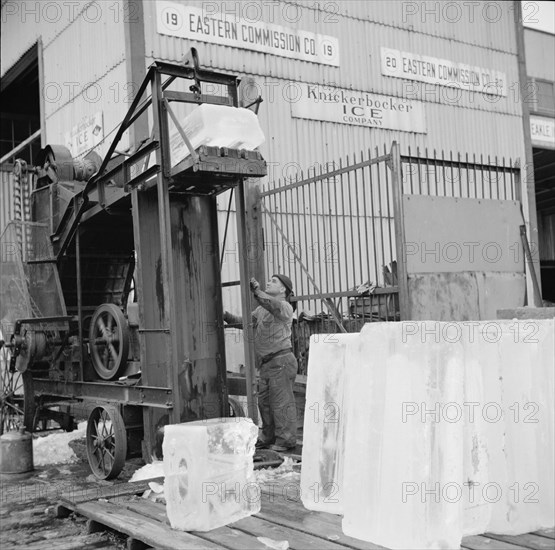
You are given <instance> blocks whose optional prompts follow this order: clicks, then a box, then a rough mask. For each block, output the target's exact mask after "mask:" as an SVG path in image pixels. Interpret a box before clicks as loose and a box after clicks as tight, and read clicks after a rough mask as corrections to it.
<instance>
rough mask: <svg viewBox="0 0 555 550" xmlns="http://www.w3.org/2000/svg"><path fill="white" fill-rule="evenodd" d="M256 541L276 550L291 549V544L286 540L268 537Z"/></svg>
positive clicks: (258, 538)
mask: <svg viewBox="0 0 555 550" xmlns="http://www.w3.org/2000/svg"><path fill="white" fill-rule="evenodd" d="M256 540H258V541H260V542H261V543H262V544H265V545H266V546H268V548H273V549H274V550H287V549H288V548H289V542H288V541H286V540H274V539H269V538H268V537H256Z"/></svg>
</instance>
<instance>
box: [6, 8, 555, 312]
mask: <svg viewBox="0 0 555 550" xmlns="http://www.w3.org/2000/svg"><path fill="white" fill-rule="evenodd" d="M519 14H521V15H522V17H523V19H524V21H526V17H527V16H528V15H529V14H527V12H526V11H524V12H522V11H521V6H520V3H519V2H516V3H512V2H472V3H467V2H447V3H439V2H394V3H392V2H380V1H377V2H371V3H368V2H357V1H352V2H350V1H346V2H343V1H342V2H320V3H318V2H315V3H306V2H281V1H280V2H254V1H253V2H207V1H204V2H201V1H187V2H185V1H178V0H175V1H166V0H156V1H152V2H150V1H140V0H122V1H118V2H111V3H107V2H98V1H92V2H67V3H65V2H38V1H24V2H13V1H9V0H8V1H3V2H2V88H1V100H2V105H3V107H2V108H3V110H7V111H8V112H7V113H3V116H2V135H1V136H0V137H1V140H2V141H1V147H2V149H1V156H2V161H3V164H2V191H1V192H2V211H1V212H0V214H1V216H2V217H1V218H0V221H1V222H2V225H5V223H6V220H7V219H9V218H13V217H22V218H24V217H25V215H26V208H28V201H29V193H30V190H29V189H17V188H14V186H13V184H12V183H11V182H12V180H11V176H10V175H9V171H10V170H11V166H12V163H13V161H14V159H15V158H16V157H20V158H23V159H25V160H26V161H27V162H32V159H33V158H34V156H35V155H36V153H37V151H38V150H39V149H40V147H41V146H44V145H46V144H52V143H59V144H63V145H65V146H67V147H68V149H69V150H70V152H71V154H72V155H73V157H74V158H75V157H81V158H82V157H83V156H84V155H86V154H87V153H88V152H89V151H90V150H92V149H93V148H94V149H95V150H96V151H98V152H99V153H100V154H103V153H105V152H106V150H107V148H108V146H109V144H110V141H111V139H112V138H113V136H114V133H115V131H116V129H117V127H118V124H119V123H120V122H121V120H122V118H123V116H124V115H125V112H126V109H127V107H128V106H129V104H130V102H131V101H132V99H133V97H134V94H135V92H136V91H137V90H138V87H139V85H140V83H141V82H142V79H143V77H144V75H145V73H146V69H147V68H148V66H149V65H150V64H151V63H153V62H154V61H156V60H162V61H169V62H180V61H181V60H182V59H183V58H184V56H185V55H186V54H187V53H188V52H189V50H190V48H191V47H195V48H196V49H197V50H198V55H199V60H200V64H201V66H206V67H210V68H213V69H217V70H222V71H227V72H230V73H232V74H239V75H241V77H242V78H243V83H242V86H241V88H240V90H239V92H240V101H241V104H242V105H244V106H247V105H250V106H251V108H254V109H256V110H257V113H258V117H259V121H260V125H261V127H262V129H263V131H264V134H265V136H266V142H265V143H264V144H263V145H262V146H261V147H260V151H261V152H262V155H263V157H264V158H265V159H266V160H267V162H268V177H267V178H266V179H265V180H264V182H263V183H264V187H263V188H264V189H266V190H268V189H273V188H275V187H279V186H283V185H285V184H286V183H287V182H291V181H292V180H295V181H298V180H299V179H301V180H302V178H308V177H310V176H312V177H314V176H315V175H316V174H318V173H320V174H321V173H327V172H329V171H330V170H332V171H333V169H334V168H337V167H338V166H340V165H342V166H345V165H347V164H355V165H356V163H357V162H360V161H361V160H364V159H367V160H368V159H371V158H372V157H379V156H380V155H382V154H385V152H387V151H389V150H390V149H391V144H392V143H393V142H394V141H395V142H397V143H398V144H399V149H400V151H401V154H402V155H405V157H406V158H411V159H413V160H412V162H413V163H416V164H412V165H408V164H407V165H406V166H405V168H404V172H403V179H404V181H403V185H404V186H405V187H406V186H409V185H410V187H411V189H412V186H413V182H412V179H410V182H409V178H412V176H414V179H415V180H417V179H418V180H419V182H420V185H422V179H423V178H424V186H425V187H426V189H427V192H429V193H430V194H432V191H431V190H432V187H433V183H434V182H433V181H431V180H430V178H432V176H431V174H432V173H433V178H435V180H436V181H435V184H436V192H437V177H438V171H439V170H438V169H434V171H433V172H429V173H428V176H427V177H428V180H429V181H427V182H426V175H424V176H422V172H421V166H420V164H419V161H416V160H414V159H418V158H427V159H431V160H430V163H431V164H434V162H432V161H433V159H439V158H443V159H451V161H453V162H452V164H451V169H453V166H454V165H455V164H454V163H455V162H459V165H458V167H457V168H456V170H458V172H457V173H455V176H454V177H453V178H454V179H453V178H452V179H449V178H448V177H447V176H445V171H444V172H443V176H442V177H443V179H442V182H443V184H444V189H443V194H445V195H451V196H458V197H463V196H468V197H474V198H478V197H480V196H482V198H485V195H480V193H479V191H478V190H476V189H475V190H474V191H473V190H472V189H471V188H472V187H473V185H472V184H474V185H475V187H476V188H477V187H479V185H478V183H480V184H481V186H482V192H484V189H485V187H488V183H489V187H490V191H491V181H490V182H486V184H484V179H483V175H482V180H481V182H478V179H477V178H476V173H475V172H476V170H475V169H474V176H473V175H472V168H471V165H472V166H475V165H473V164H472V163H476V165H480V166H486V165H488V166H490V165H497V166H500V167H505V168H506V169H507V170H505V168H503V169H500V172H503V173H505V172H506V173H507V174H508V173H509V171H510V170H509V169H512V168H514V167H515V163H516V162H520V166H521V167H523V173H522V175H521V177H520V178H519V179H520V184H519V187H520V189H518V190H516V191H517V192H516V194H515V195H514V196H513V195H510V194H509V195H507V190H508V187H507V185H506V184H505V182H503V183H502V184H501V190H500V189H499V186H497V191H496V194H495V193H494V194H492V195H490V196H489V198H497V199H507V198H509V199H511V198H513V199H514V198H518V197H521V198H522V204H523V211H524V216H525V218H526V223H527V228H528V238H529V241H530V244H531V248H532V252H533V256H534V261H535V264H536V268H539V260H541V266H542V271H541V281H542V282H543V284H544V296H543V297H544V299H551V300H553V299H554V297H553V294H552V293H553V290H552V289H553V283H552V275H550V273H553V266H554V263H553V262H554V261H555V256H554V254H555V252H554V250H555V246H554V242H555V222H554V220H555V214H554V212H555V211H554V206H553V204H554V203H553V201H554V200H555V198H554V184H553V176H552V172H553V169H552V161H551V160H550V158H551V156H552V154H551V153H550V151H551V150H552V149H553V148H554V145H553V116H554V107H553V86H554V81H555V75H554V74H553V66H554V63H553V51H554V48H553V41H554V36H553V35H552V34H549V33H545V32H540V31H533V30H529V29H526V30H525V31H522V27H521V26H520V25H518V24H516V23H515V18H517V19H518V17H519ZM523 44H525V46H526V47H525V48H524V47H523ZM524 52H526V57H524ZM538 54H539V55H538ZM526 68H527V70H528V76H529V78H530V83H528V82H527V77H526V73H525V72H524V71H526ZM529 85H530V86H532V88H528V86H529ZM530 90H531V91H534V93H533V94H532V96H533V101H529V95H530V94H528V93H527V92H529V91H530ZM535 90H537V93H535ZM259 96H260V97H261V98H262V102H257V101H256V100H257V98H258V97H259ZM185 114H186V113H185V112H182V113H181V112H179V111H178V115H179V116H180V117H183V116H184V115H185ZM148 133H149V128H148V121H145V120H142V121H141V120H139V121H138V122H137V123H136V124H135V126H134V128H133V131H132V132H129V133H126V135H125V136H124V139H123V141H122V143H121V144H120V146H119V147H118V151H119V152H121V153H126V152H128V151H129V150H131V149H133V148H134V147H135V146H136V144H138V143H139V142H140V141H141V140H144V139H146V138H147V137H148ZM14 150H15V151H16V153H15V154H14V153H13V151H14ZM517 159H518V160H517ZM464 162H467V163H468V167H470V168H467V169H463V168H461V166H462V164H463V163H464ZM414 166H417V168H416V169H415V168H414ZM530 166H533V167H534V169H533V170H530V169H529V168H530ZM461 170H462V171H461ZM465 170H466V171H465ZM451 174H453V172H451ZM457 174H458V175H457ZM461 174H462V175H461ZM533 175H535V178H536V184H535V185H534V177H533ZM371 177H372V174H371V173H370V178H371ZM378 177H380V178H382V179H383V178H384V177H387V174H385V175H384V174H383V173H382V174H381V175H379V176H378ZM457 178H466V179H464V181H463V182H462V183H461V181H459V180H457ZM473 178H474V179H473ZM455 180H457V181H455ZM326 181H328V180H326ZM328 183H329V181H328ZM497 183H498V182H497ZM349 185H350V183H349ZM510 185H512V184H510ZM510 185H509V186H510ZM449 186H451V189H450V190H449V189H447V188H448V187H449ZM457 186H460V187H459V190H457ZM464 186H466V187H467V190H468V194H467V195H463V193H462V187H464ZM440 187H441V182H440ZM494 187H495V185H494ZM421 192H422V191H421ZM359 193H360V191H359V190H355V191H354V193H353V194H351V195H350V196H349V199H350V200H351V201H352V202H353V203H359V202H361V197H360V194H359ZM438 194H441V193H438ZM327 196H328V199H329V200H331V195H330V194H329V192H328V195H327ZM272 198H273V199H274V202H271V200H272ZM302 198H303V199H304V196H303V197H302ZM267 200H268V205H269V207H268V208H269V210H272V209H273V211H274V212H275V211H279V213H280V215H281V216H282V217H283V216H285V218H284V220H283V226H285V225H287V224H291V226H292V227H295V223H297V225H300V223H299V221H298V220H297V219H296V217H295V216H296V215H297V214H299V213H300V211H301V209H304V210H306V209H307V205H306V204H305V203H301V199H297V200H298V201H299V202H298V203H297V205H296V206H293V205H292V204H290V203H288V202H287V198H284V201H285V203H284V204H285V206H281V207H280V205H279V204H278V202H277V199H276V198H275V195H273V196H269V197H267ZM291 200H292V199H291ZM312 201H313V202H312V205H310V208H313V209H314V211H315V212H316V215H318V214H319V213H320V211H321V213H322V220H321V224H322V227H319V225H318V223H319V222H318V220H316V222H315V225H316V229H315V230H314V232H313V233H310V234H309V233H308V229H303V230H302V231H300V232H298V233H297V236H296V239H298V241H299V242H307V243H312V244H311V246H306V247H304V248H305V250H304V253H305V256H302V257H300V256H295V254H293V256H291V251H292V250H294V248H295V247H294V245H295V242H296V241H295V240H294V239H293V241H294V242H293V246H290V247H289V249H288V250H287V252H288V254H289V258H290V259H291V257H293V260H294V261H293V262H291V261H290V262H289V263H287V262H285V263H284V260H283V259H282V260H280V259H275V260H274V263H275V268H276V270H278V269H286V270H293V271H295V273H293V275H295V279H296V280H297V281H299V280H301V279H303V278H304V282H301V283H298V286H299V284H300V286H301V287H302V288H301V289H300V292H298V293H300V294H303V295H305V296H308V295H309V294H310V292H309V290H308V287H309V286H310V284H311V283H310V281H312V282H313V283H315V284H316V286H317V287H318V290H319V293H320V294H321V293H322V292H325V291H327V292H331V291H332V290H333V288H334V286H335V287H337V286H340V287H341V288H344V289H345V290H351V289H353V288H356V287H359V285H364V284H368V286H369V287H372V286H376V285H377V286H384V285H386V284H387V281H386V279H387V275H386V272H387V270H386V269H385V267H387V266H389V268H391V269H390V271H393V268H394V266H393V263H394V261H395V254H394V252H393V249H394V247H395V243H394V242H393V241H394V239H393V238H392V233H393V226H392V224H393V221H392V219H391V216H390V215H389V214H388V213H387V212H386V213H385V214H384V213H383V212H382V210H384V209H385V210H388V208H387V204H389V201H390V198H389V197H388V198H386V199H384V198H378V199H377V206H376V208H377V210H378V211H379V212H380V214H379V216H377V215H376V214H374V212H373V211H372V214H371V215H369V216H368V219H369V220H370V223H371V225H372V229H373V230H374V229H375V221H376V219H377V218H378V217H379V220H378V228H377V230H376V231H377V233H378V240H381V242H382V244H383V243H384V242H385V246H382V247H381V250H380V246H377V245H376V242H374V246H373V254H374V257H375V258H374V261H373V262H372V266H370V263H371V262H368V264H369V268H368V270H364V269H363V267H362V264H363V263H364V260H362V259H361V260H360V261H357V260H356V259H352V258H351V257H350V256H356V254H353V255H351V254H349V253H348V252H346V251H345V252H342V253H340V254H339V255H338V256H335V255H334V254H335V253H334V246H335V244H336V243H339V246H340V247H341V246H342V245H345V248H346V245H347V243H348V242H349V236H348V235H347V234H346V233H345V232H343V234H340V233H341V231H340V230H339V229H337V230H332V229H331V222H330V231H329V233H328V237H327V239H328V240H327V241H325V240H324V242H323V243H322V242H320V243H316V244H315V239H317V237H316V236H315V235H317V234H318V231H319V230H320V233H321V232H322V231H325V224H326V223H327V222H325V219H326V218H325V215H326V213H325V212H324V210H325V208H326V207H325V204H324V203H325V202H326V201H325V197H324V191H321V194H318V192H316V193H315V195H314V196H313V199H312ZM318 201H320V206H318ZM227 202H228V198H227V196H226V195H223V196H222V197H221V212H220V214H221V222H222V223H221V224H220V225H221V226H222V227H223V226H224V221H225V219H226V207H227ZM308 202H309V203H310V199H309V200H308ZM536 202H537V205H536ZM326 204H327V203H326ZM328 206H329V205H328ZM295 208H296V209H297V210H295ZM287 211H289V214H290V215H291V217H290V219H288V218H287ZM330 212H331V211H330ZM341 214H344V215H345V216H344V217H354V216H356V215H357V212H356V211H355V209H354V207H353V208H352V209H350V210H349V212H347V210H346V209H345V210H343V212H342V213H341V212H338V211H336V212H335V215H337V216H340V215H341ZM360 217H361V219H362V217H366V215H365V214H364V215H362V214H360ZM422 218H423V219H424V218H425V213H424V212H423V213H422ZM275 225H276V224H274V225H271V224H270V225H265V226H264V230H265V233H264V234H265V237H264V238H265V239H266V250H267V251H268V250H270V249H271V245H272V242H274V241H275V242H276V243H277V241H279V240H280V234H279V230H276V229H275V227H274V226H275ZM337 226H338V227H339V224H337ZM229 227H230V232H229V235H228V243H227V244H226V245H224V247H225V251H224V252H225V253H224V260H228V261H227V262H224V272H223V280H224V281H226V280H230V281H231V280H236V279H237V278H238V262H237V261H236V256H237V254H238V251H237V249H236V247H234V245H233V244H230V243H233V242H235V235H234V232H233V230H232V228H233V224H230V225H229ZM357 228H358V231H357V230H356V229H355V231H354V232H353V234H354V237H351V240H353V239H354V241H355V249H361V248H364V247H365V246H366V245H368V247H370V241H369V240H367V241H364V240H363V239H362V237H357V234H358V233H368V234H369V233H370V231H368V227H366V230H364V229H363V226H357ZM538 230H539V233H538ZM334 231H335V232H334ZM516 245H518V247H520V246H521V244H520V242H518V243H515V246H516ZM538 245H539V247H540V248H539V250H540V253H539V255H538V254H537V247H538ZM276 247H277V248H280V247H282V245H281V244H280V245H279V246H278V245H276ZM308 248H311V252H310V254H311V255H312V259H313V260H314V256H315V255H316V256H317V258H316V260H314V262H315V264H318V263H320V264H322V263H323V262H325V261H326V258H328V257H331V258H332V260H333V262H334V263H336V264H343V263H345V264H346V268H345V269H344V271H343V272H341V270H340V265H338V266H335V267H334V269H333V272H332V274H331V275H329V277H328V274H327V273H326V274H325V275H324V274H322V273H320V274H313V277H312V279H311V278H310V277H308V280H307V279H306V277H307V273H305V271H306V270H304V271H303V269H301V268H299V267H298V265H297V264H298V263H299V262H298V261H297V260H305V263H306V261H308V254H309V252H308V250H307V249H308ZM388 249H389V251H388ZM519 249H520V248H519ZM506 252H507V251H506ZM268 254H270V252H268ZM341 254H343V255H341ZM328 255H329V256H328ZM538 258H539V260H538ZM442 259H444V258H442ZM447 260H449V258H447ZM271 267H272V266H270V268H271ZM349 269H350V270H351V273H350V274H349ZM359 271H360V273H359ZM538 273H539V269H538ZM324 279H326V280H325V281H324ZM328 279H329V280H328ZM550 281H551V282H550ZM511 284H512V283H511ZM515 284H516V285H517V286H515V287H511V286H510V285H509V287H503V288H504V289H505V290H504V291H503V292H504V293H507V292H506V291H507V289H509V291H508V294H515V295H518V297H517V298H515V299H514V300H513V301H512V302H511V301H509V302H503V300H501V302H503V303H499V304H497V306H506V307H509V306H510V307H514V306H518V305H523V304H524V302H525V301H526V297H525V291H526V292H527V294H528V296H529V297H530V296H532V295H533V292H534V291H533V288H532V283H531V280H530V277H528V278H527V283H526V284H527V288H526V289H525V288H524V286H523V285H524V278H523V277H522V278H519V280H518V282H517V283H515ZM513 291H514V292H513ZM224 298H225V299H226V300H228V306H229V307H230V308H234V307H238V304H239V300H238V295H236V294H234V293H233V291H232V290H230V291H229V295H228V296H227V298H226V297H225V295H224ZM500 299H501V298H500ZM528 301H529V302H530V298H528ZM355 307H356V304H355ZM308 310H310V311H311V312H312V313H317V312H318V311H317V309H316V310H315V309H311V308H310V307H308V308H307V311H308Z"/></svg>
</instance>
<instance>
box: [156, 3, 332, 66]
mask: <svg viewBox="0 0 555 550" xmlns="http://www.w3.org/2000/svg"><path fill="white" fill-rule="evenodd" d="M214 4H215V3H214V2H207V3H206V7H207V9H204V8H196V7H192V6H187V5H183V4H176V3H175V2H165V1H160V0H159V1H157V2H156V20H157V30H158V32H159V33H160V34H166V35H169V36H175V37H178V38H185V39H187V40H191V41H192V42H198V41H201V42H210V43H212V44H220V45H222V46H231V47H234V48H242V49H245V50H253V51H257V52H261V53H268V54H272V55H279V56H282V57H289V58H291V59H299V60H301V61H311V62H313V63H320V64H322V65H331V66H334V67H339V40H338V39H337V38H335V37H333V36H327V35H323V34H315V33H312V32H309V31H303V30H299V29H291V28H287V27H282V26H281V25H274V24H271V23H265V22H264V21H251V20H248V19H243V18H241V17H236V16H229V15H226V14H223V13H215V12H214V11H212V9H211V8H212V7H213V5H214ZM208 8H210V10H209V9H208Z"/></svg>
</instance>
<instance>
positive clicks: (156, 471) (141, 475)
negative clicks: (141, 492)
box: [129, 460, 164, 483]
mask: <svg viewBox="0 0 555 550" xmlns="http://www.w3.org/2000/svg"><path fill="white" fill-rule="evenodd" d="M157 477H164V463H163V462H162V461H161V460H154V461H153V462H151V463H150V464H145V465H144V466H143V467H142V468H139V469H138V470H135V472H133V475H132V476H131V479H130V480H129V483H132V482H134V481H143V480H144V479H155V478H157Z"/></svg>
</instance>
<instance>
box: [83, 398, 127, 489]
mask: <svg viewBox="0 0 555 550" xmlns="http://www.w3.org/2000/svg"><path fill="white" fill-rule="evenodd" d="M126 456H127V433H126V431H125V424H124V422H123V418H122V417H121V414H120V412H119V411H118V409H117V408H116V407H114V406H112V405H106V406H102V407H96V408H95V409H93V410H92V412H91V414H90V415H89V420H88V422H87V457H88V459H89V465H90V467H91V471H92V473H93V474H94V475H95V476H96V477H97V478H98V479H113V478H115V477H117V476H118V475H119V473H120V472H121V470H122V469H123V466H124V465H125V457H126Z"/></svg>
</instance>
